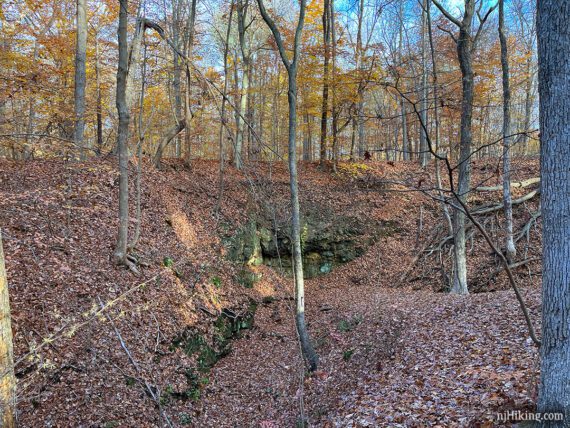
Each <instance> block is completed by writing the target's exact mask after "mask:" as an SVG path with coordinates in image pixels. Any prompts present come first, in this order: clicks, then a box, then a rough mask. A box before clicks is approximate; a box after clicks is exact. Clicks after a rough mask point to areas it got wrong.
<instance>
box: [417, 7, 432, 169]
mask: <svg viewBox="0 0 570 428" xmlns="http://www.w3.org/2000/svg"><path fill="white" fill-rule="evenodd" d="M426 9H427V0H423V2H422V25H421V31H422V36H421V43H422V50H421V52H422V88H421V91H422V95H421V97H422V98H421V103H420V109H421V113H420V114H421V119H422V121H423V123H424V124H425V125H426V128H427V123H428V84H427V80H428V79H427V76H428V67H427V58H426V27H427V10H426ZM419 158H420V165H421V166H422V168H425V167H426V166H427V164H428V161H429V158H430V153H429V149H428V145H427V135H426V133H425V129H424V127H423V126H420V156H419Z"/></svg>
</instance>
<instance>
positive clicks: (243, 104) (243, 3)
mask: <svg viewBox="0 0 570 428" xmlns="http://www.w3.org/2000/svg"><path fill="white" fill-rule="evenodd" d="M236 5H237V8H236V9H237V18H238V19H237V21H238V35H239V47H240V53H241V59H242V77H241V90H240V108H239V114H238V116H237V132H236V144H235V154H234V163H235V167H236V168H237V169H241V168H242V166H243V141H244V134H245V133H244V129H245V123H244V120H243V118H245V117H246V116H247V106H248V97H249V67H250V56H249V52H248V51H247V46H246V40H245V32H246V27H247V24H246V22H245V20H246V16H247V8H248V0H238V1H237V4H236ZM236 67H237V65H236ZM236 77H237V73H236ZM236 84H237V81H236Z"/></svg>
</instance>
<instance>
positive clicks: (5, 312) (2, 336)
mask: <svg viewBox="0 0 570 428" xmlns="http://www.w3.org/2000/svg"><path fill="white" fill-rule="evenodd" d="M4 260H5V259H4V250H3V248H2V231H0V427H2V428H14V427H15V426H16V376H15V375H14V351H13V345H12V325H11V317H10V297H9V292H8V279H7V278H6V267H5V265H4Z"/></svg>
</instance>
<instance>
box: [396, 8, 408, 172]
mask: <svg viewBox="0 0 570 428" xmlns="http://www.w3.org/2000/svg"><path fill="white" fill-rule="evenodd" d="M403 4H404V3H403V2H402V3H401V6H400V15H401V17H400V18H401V19H400V21H401V22H400V37H399V42H398V43H399V52H400V63H401V62H402V49H403V39H404V34H403V32H404V17H403V13H404V12H403V7H404V6H403ZM400 111H401V115H402V156H403V159H404V160H405V161H406V160H410V159H411V153H410V151H409V149H408V114H407V113H408V112H407V109H406V101H405V100H404V97H400Z"/></svg>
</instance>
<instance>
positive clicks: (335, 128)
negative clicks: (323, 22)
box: [328, 0, 339, 172]
mask: <svg viewBox="0 0 570 428" xmlns="http://www.w3.org/2000/svg"><path fill="white" fill-rule="evenodd" d="M328 6H329V13H328V18H329V22H330V25H329V28H330V35H331V39H332V45H331V51H332V52H331V54H332V81H331V91H332V111H331V114H332V137H333V138H332V159H333V171H334V172H336V170H337V165H338V161H339V147H338V115H339V111H338V105H337V87H336V84H337V78H336V27H335V15H334V11H335V9H334V0H329V2H328Z"/></svg>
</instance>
